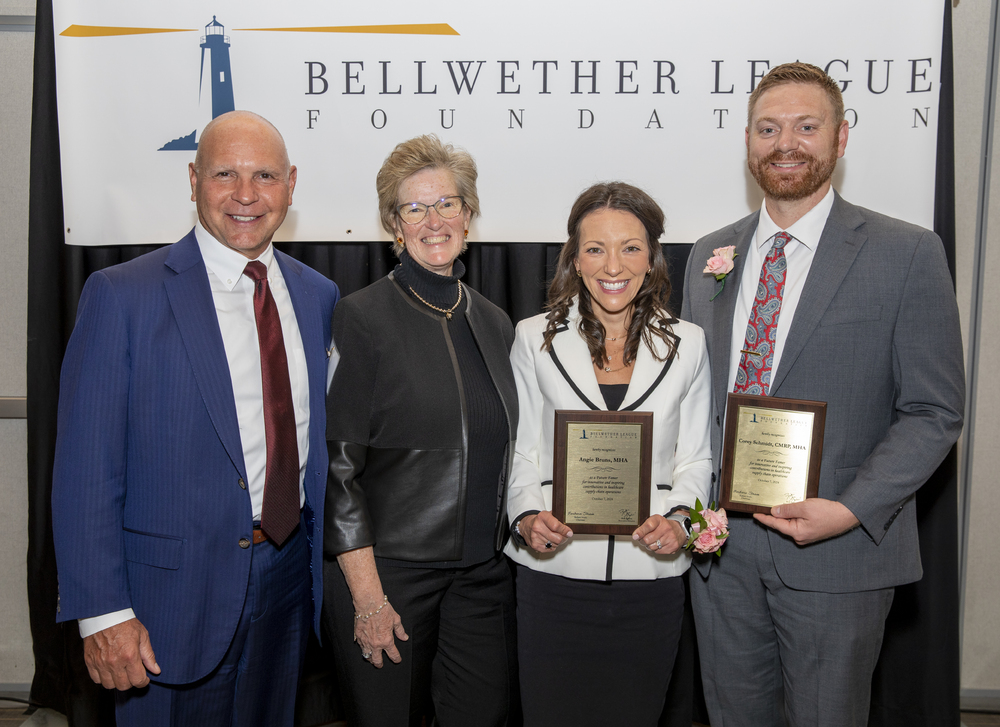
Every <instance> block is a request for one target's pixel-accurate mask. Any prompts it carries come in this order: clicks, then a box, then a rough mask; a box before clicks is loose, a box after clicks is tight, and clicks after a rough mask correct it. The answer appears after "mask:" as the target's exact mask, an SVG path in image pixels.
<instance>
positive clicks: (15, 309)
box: [0, 0, 35, 691]
mask: <svg viewBox="0 0 1000 727" xmlns="http://www.w3.org/2000/svg"><path fill="white" fill-rule="evenodd" d="M34 11H35V10H34V3H30V5H29V3H27V2H10V1H9V0H0V16H3V15H32V14H34ZM2 22H3V20H2V19H0V23H2ZM34 39H35V37H34V33H32V32H23V31H4V32H0V68H2V69H3V71H2V73H0V170H2V171H0V220H2V224H0V255H2V259H3V264H2V265H0V396H22V397H23V396H25V394H26V365H25V351H26V348H27V335H26V329H27V290H28V154H29V146H30V144H29V142H30V123H31V68H32V53H33V45H34ZM26 437H27V426H26V422H25V420H23V419H0V503H2V504H0V691H3V690H6V689H11V688H15V687H13V686H12V685H25V684H29V683H30V682H31V676H32V674H33V672H34V668H35V664H34V659H33V658H32V654H31V634H30V632H29V629H28V593H27V585H26V578H27V570H26V565H25V558H26V554H27V550H28V487H27V481H28V468H27V445H26Z"/></svg>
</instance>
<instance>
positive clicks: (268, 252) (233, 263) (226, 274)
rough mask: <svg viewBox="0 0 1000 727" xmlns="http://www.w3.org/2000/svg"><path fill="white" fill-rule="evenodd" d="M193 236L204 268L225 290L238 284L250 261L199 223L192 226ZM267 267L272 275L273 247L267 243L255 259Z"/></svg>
mask: <svg viewBox="0 0 1000 727" xmlns="http://www.w3.org/2000/svg"><path fill="white" fill-rule="evenodd" d="M194 236H195V239H196V240H197V241H198V249H200V250H201V257H202V259H203V260H204V261H205V267H207V268H208V269H209V270H211V271H212V272H213V273H215V277H217V278H218V279H219V281H220V282H221V283H222V284H223V285H224V286H226V289H227V290H230V291H231V290H232V289H233V288H235V287H236V284H237V283H239V282H240V278H241V277H242V276H243V270H244V269H245V268H246V266H247V263H248V262H250V260H249V259H248V258H247V256H246V255H243V254H242V253H240V252H237V251H236V250H233V249H232V248H230V247H226V246H225V245H223V244H222V243H221V242H219V241H218V240H217V239H215V237H214V236H213V235H212V234H211V233H210V232H209V231H208V230H206V229H205V228H204V227H203V226H202V224H201V221H200V220H199V222H198V223H197V224H196V225H195V226H194ZM256 259H257V260H258V261H260V262H262V263H264V265H265V266H267V272H268V275H271V273H272V265H273V263H274V247H273V246H272V245H271V243H268V245H267V247H266V248H265V249H264V252H262V253H261V254H260V256H259V257H257V258H256Z"/></svg>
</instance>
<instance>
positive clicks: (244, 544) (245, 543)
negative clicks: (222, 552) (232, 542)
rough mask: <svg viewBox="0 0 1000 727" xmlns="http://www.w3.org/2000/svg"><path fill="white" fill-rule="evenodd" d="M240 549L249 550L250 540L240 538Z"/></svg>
mask: <svg viewBox="0 0 1000 727" xmlns="http://www.w3.org/2000/svg"><path fill="white" fill-rule="evenodd" d="M240 547H241V548H243V550H246V549H247V548H249V547H250V539H249V538H240Z"/></svg>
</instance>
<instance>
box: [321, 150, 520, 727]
mask: <svg viewBox="0 0 1000 727" xmlns="http://www.w3.org/2000/svg"><path fill="white" fill-rule="evenodd" d="M476 177H477V171H476V164H475V162H474V161H473V159H472V157H471V156H470V155H469V154H468V153H467V152H465V151H462V150H459V149H456V148H454V147H452V146H451V145H450V144H442V143H441V142H440V141H439V140H438V139H437V137H435V136H421V137H417V138H415V139H411V140H409V141H406V142H403V143H402V144H399V145H398V146H397V147H396V148H395V149H394V150H393V152H392V153H391V154H390V155H389V156H388V157H387V158H386V160H385V162H384V163H383V165H382V169H381V170H380V171H379V173H378V177H377V179H376V186H377V188H378V196H379V211H380V214H381V220H382V226H383V227H384V228H385V229H386V230H387V231H388V232H389V233H390V234H391V235H393V237H394V238H395V239H396V243H395V245H394V246H393V250H394V252H395V253H396V255H397V256H398V257H399V264H398V265H397V266H396V267H395V269H394V270H393V271H392V272H391V273H390V274H389V275H388V276H387V277H385V278H383V279H382V280H379V281H378V282H376V283H373V284H372V285H370V286H368V287H367V288H365V289H364V290H361V291H358V292H357V293H355V294H353V295H350V296H347V297H346V298H344V299H343V300H342V301H341V302H340V304H339V305H338V306H337V309H336V312H335V314H334V318H333V329H334V343H335V345H336V347H337V352H338V354H339V355H340V361H339V364H338V365H337V369H336V372H335V373H334V376H333V382H332V384H331V387H330V393H329V397H328V399H327V421H328V425H327V440H328V442H327V444H328V447H329V450H330V473H329V477H328V484H327V494H326V522H325V526H326V528H327V530H326V531H325V536H324V540H325V542H324V554H325V563H324V578H325V599H324V604H323V623H324V628H325V630H326V633H327V634H328V636H329V638H331V640H332V641H333V643H334V647H335V650H336V657H337V670H338V675H339V678H340V682H341V684H342V688H343V689H344V692H345V696H347V697H348V704H347V709H348V717H349V723H350V724H351V727H365V726H367V725H371V726H372V727H392V726H393V725H410V724H413V725H420V724H421V720H422V719H423V718H424V717H427V718H428V719H427V723H428V724H430V715H432V714H433V715H435V716H436V719H437V722H436V724H439V725H442V726H443V727H448V726H449V725H456V726H464V725H502V724H505V723H506V720H507V713H508V709H509V702H510V699H511V695H512V694H515V695H516V694H517V672H516V632H515V614H514V596H513V585H512V579H511V575H510V570H509V567H508V565H507V563H506V561H505V560H504V557H503V555H502V554H501V552H500V549H501V548H502V547H503V543H504V542H505V535H506V533H507V522H506V473H507V471H508V465H509V462H510V457H511V456H512V453H513V446H512V439H513V436H514V433H515V432H516V431H517V392H516V389H515V385H514V377H513V374H512V372H511V368H510V363H509V359H508V353H509V350H510V347H511V344H512V343H513V339H514V331H513V327H512V326H511V323H510V320H509V319H508V318H507V315H506V314H505V313H504V312H503V311H501V310H500V309H499V308H497V307H496V306H495V305H493V304H492V303H490V302H489V301H487V300H486V299H485V298H483V297H482V296H481V295H480V294H479V293H477V292H476V291H474V290H472V289H471V288H470V287H468V286H467V285H465V284H464V283H462V282H461V280H460V279H461V277H462V275H463V274H464V272H465V266H464V265H463V264H462V262H461V261H460V260H458V256H459V254H460V253H461V252H462V251H463V250H465V248H466V245H467V243H466V238H467V236H468V234H469V222H470V221H471V220H472V218H473V217H475V216H476V215H477V214H478V213H479V197H478V194H477V192H476Z"/></svg>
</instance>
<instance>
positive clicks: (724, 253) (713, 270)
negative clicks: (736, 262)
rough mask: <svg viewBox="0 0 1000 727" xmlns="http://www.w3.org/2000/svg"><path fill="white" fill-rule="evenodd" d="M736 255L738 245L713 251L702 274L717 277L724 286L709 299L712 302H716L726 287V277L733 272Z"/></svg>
mask: <svg viewBox="0 0 1000 727" xmlns="http://www.w3.org/2000/svg"><path fill="white" fill-rule="evenodd" d="M736 255H737V252H736V245H726V246H725V247H717V248H715V249H714V250H712V257H710V258H709V259H708V262H707V263H706V264H705V269H704V270H702V272H703V273H705V274H706V275H713V276H715V279H716V280H719V281H721V282H722V285H720V286H719V289H718V290H717V291H715V295H713V296H712V297H711V298H709V300H710V301H712V300H715V299H716V298H717V297H718V296H719V293H721V292H722V290H723V288H725V287H726V276H727V275H729V273H731V272H732V271H733V259H734V258H735V257H736Z"/></svg>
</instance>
